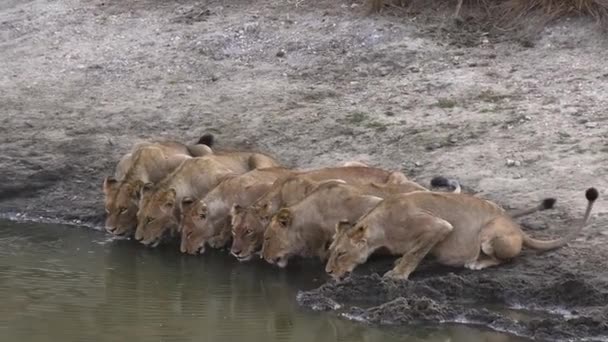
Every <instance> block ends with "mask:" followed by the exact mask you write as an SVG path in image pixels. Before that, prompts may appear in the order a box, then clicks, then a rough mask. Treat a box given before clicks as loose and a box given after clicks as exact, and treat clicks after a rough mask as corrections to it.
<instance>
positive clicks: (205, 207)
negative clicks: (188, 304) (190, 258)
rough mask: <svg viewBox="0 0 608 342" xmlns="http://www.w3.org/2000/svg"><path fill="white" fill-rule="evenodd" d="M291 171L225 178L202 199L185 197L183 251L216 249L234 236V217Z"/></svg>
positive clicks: (270, 170)
mask: <svg viewBox="0 0 608 342" xmlns="http://www.w3.org/2000/svg"><path fill="white" fill-rule="evenodd" d="M290 172H291V170H289V169H286V168H276V167H274V168H265V169H256V170H253V171H249V172H247V173H244V174H242V175H237V176H233V177H227V178H225V179H224V180H223V181H222V182H221V183H220V184H219V185H218V186H216V187H215V188H213V190H211V191H210V192H209V193H208V194H207V195H206V196H205V197H203V199H201V200H195V199H193V198H191V197H185V198H184V199H183V201H182V210H181V212H182V220H181V229H180V233H181V246H180V250H181V252H182V253H188V254H198V253H203V252H204V251H205V243H208V244H209V245H210V246H211V247H213V248H221V247H224V246H225V245H226V244H227V243H229V242H230V239H231V220H230V218H231V216H232V215H233V214H234V212H235V211H239V210H241V208H242V207H246V206H249V205H250V204H251V203H253V201H255V200H256V199H257V198H259V197H260V196H261V195H262V194H264V193H265V192H266V191H268V189H269V188H270V187H271V186H272V184H273V182H274V181H275V180H276V179H277V178H279V177H281V176H284V175H286V174H288V173H290Z"/></svg>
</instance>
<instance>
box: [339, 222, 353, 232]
mask: <svg viewBox="0 0 608 342" xmlns="http://www.w3.org/2000/svg"><path fill="white" fill-rule="evenodd" d="M352 226H353V225H352V224H351V223H350V222H349V221H348V220H340V222H338V223H336V233H338V234H340V233H342V232H345V231H347V230H348V229H349V228H350V227H352Z"/></svg>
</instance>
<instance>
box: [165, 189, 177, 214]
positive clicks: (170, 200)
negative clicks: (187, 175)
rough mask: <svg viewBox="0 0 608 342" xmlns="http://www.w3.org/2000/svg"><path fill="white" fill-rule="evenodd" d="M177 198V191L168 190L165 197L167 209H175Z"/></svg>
mask: <svg viewBox="0 0 608 342" xmlns="http://www.w3.org/2000/svg"><path fill="white" fill-rule="evenodd" d="M176 197H177V192H176V191H175V189H173V188H170V189H169V190H167V194H166V195H165V204H164V206H165V208H167V209H173V207H174V206H175V200H176Z"/></svg>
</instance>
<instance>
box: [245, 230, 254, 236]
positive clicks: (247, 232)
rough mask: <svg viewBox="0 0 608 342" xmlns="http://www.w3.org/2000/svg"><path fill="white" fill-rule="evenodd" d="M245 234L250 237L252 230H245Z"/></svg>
mask: <svg viewBox="0 0 608 342" xmlns="http://www.w3.org/2000/svg"><path fill="white" fill-rule="evenodd" d="M245 233H246V234H247V235H251V234H253V230H251V229H247V231H246V232H245Z"/></svg>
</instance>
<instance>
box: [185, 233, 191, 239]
mask: <svg viewBox="0 0 608 342" xmlns="http://www.w3.org/2000/svg"><path fill="white" fill-rule="evenodd" d="M191 237H192V232H188V234H186V239H188V240H189V239H190V238H191Z"/></svg>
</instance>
